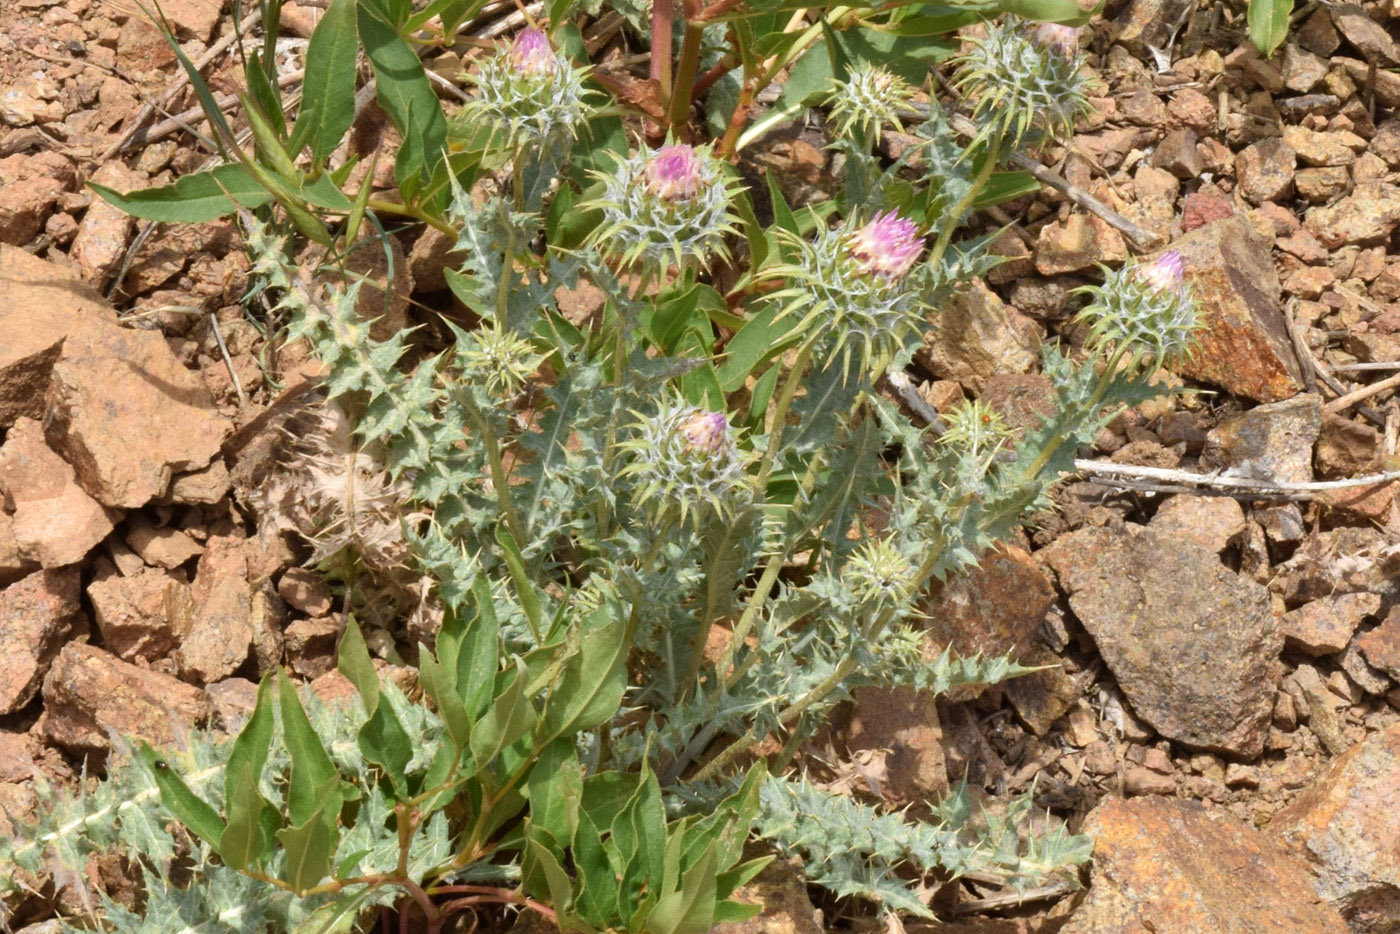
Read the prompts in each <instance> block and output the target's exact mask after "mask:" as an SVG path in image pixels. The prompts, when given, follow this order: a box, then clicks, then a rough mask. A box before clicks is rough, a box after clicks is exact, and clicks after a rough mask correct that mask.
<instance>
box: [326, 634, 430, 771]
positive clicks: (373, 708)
mask: <svg viewBox="0 0 1400 934" xmlns="http://www.w3.org/2000/svg"><path fill="white" fill-rule="evenodd" d="M336 667H337V668H338V669H339V670H340V673H341V674H343V675H345V677H347V678H349V679H350V682H351V683H352V684H354V685H355V689H356V690H357V691H359V692H360V701H361V702H362V703H363V704H364V705H365V713H366V715H367V716H368V717H369V719H367V720H366V721H365V723H364V726H362V727H360V732H359V735H358V737H357V741H358V743H359V746H360V752H361V753H363V754H364V757H365V758H366V759H367V760H369V761H370V762H373V763H374V764H375V765H377V766H379V767H380V768H381V769H383V770H384V774H385V775H387V776H389V781H390V782H392V783H393V785H394V788H395V790H396V791H398V793H399V794H401V795H406V794H407V793H408V777H407V775H406V774H405V770H406V769H407V767H408V763H409V760H411V759H412V758H413V745H412V742H411V741H410V740H409V738H408V732H407V731H406V730H404V728H403V724H402V723H400V722H399V718H398V715H397V714H395V713H394V708H393V707H390V706H389V705H388V704H386V703H381V702H380V697H379V673H378V672H377V671H375V670H374V662H373V661H372V660H371V659H370V657H369V649H368V647H366V646H365V638H364V636H363V635H361V633H360V626H359V624H358V623H357V622H355V618H354V617H353V616H351V617H350V618H349V620H348V621H347V622H346V624H345V634H344V635H343V636H341V638H340V655H339V658H338V660H337V662H336Z"/></svg>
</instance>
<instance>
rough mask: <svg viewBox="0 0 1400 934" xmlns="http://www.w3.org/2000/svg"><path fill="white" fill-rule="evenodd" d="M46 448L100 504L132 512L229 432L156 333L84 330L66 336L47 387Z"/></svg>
mask: <svg viewBox="0 0 1400 934" xmlns="http://www.w3.org/2000/svg"><path fill="white" fill-rule="evenodd" d="M48 409H49V412H48V420H47V422H46V429H47V434H48V440H49V444H50V446H52V447H53V449H54V450H55V451H57V452H58V453H59V454H61V455H62V456H63V458H64V459H65V460H66V461H68V463H70V464H72V465H73V469H74V470H75V471H76V472H77V476H78V482H79V483H80V484H81V485H82V487H83V489H85V490H87V492H88V493H89V494H91V495H92V497H93V498H94V499H96V500H97V501H98V502H100V503H103V504H104V505H107V506H117V507H124V508H128V509H136V508H139V507H141V506H144V505H145V504H146V503H147V502H149V501H150V500H151V499H153V498H155V497H157V496H161V495H163V494H164V493H165V492H166V491H167V490H168V489H169V487H170V480H171V477H172V475H174V474H177V473H184V472H186V471H191V470H199V469H201V468H203V467H206V466H208V464H209V462H210V461H211V460H212V459H213V458H214V456H215V455H216V454H218V452H219V445H220V444H222V443H223V439H224V437H225V436H226V435H227V434H228V433H229V432H230V431H231V430H232V425H231V424H230V423H229V421H228V419H226V418H224V417H223V416H222V415H220V414H219V413H218V411H217V410H216V409H215V407H214V398H213V396H212V395H210V393H209V390H208V389H207V388H205V386H204V383H203V381H202V380H201V379H200V378H199V375H198V374H197V373H194V372H192V371H190V370H187V369H186V368H185V367H184V366H183V365H182V364H181V363H180V361H179V360H178V359H176V357H175V355H174V354H173V353H172V352H171V350H170V348H169V346H167V344H166V342H165V338H163V337H162V336H161V335H160V334H158V333H156V332H154V331H135V330H128V329H124V328H116V327H105V328H88V329H85V330H82V331H77V332H75V333H73V334H70V335H69V336H68V338H67V339H66V340H65V341H64V344H63V352H62V353H61V354H60V355H59V358H58V362H57V363H55V364H54V366H53V375H52V377H51V379H50V381H49V394H48Z"/></svg>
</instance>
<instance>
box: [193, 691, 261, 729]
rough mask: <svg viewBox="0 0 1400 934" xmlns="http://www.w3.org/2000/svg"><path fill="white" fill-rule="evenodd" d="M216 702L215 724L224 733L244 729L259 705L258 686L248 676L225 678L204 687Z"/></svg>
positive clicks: (214, 702)
mask: <svg viewBox="0 0 1400 934" xmlns="http://www.w3.org/2000/svg"><path fill="white" fill-rule="evenodd" d="M204 691H205V693H207V694H208V695H209V699H210V701H212V702H213V704H214V726H215V728H216V729H219V730H222V731H223V732H224V733H228V734H236V733H238V731H239V730H241V729H243V725H244V724H245V723H247V722H248V718H249V717H251V716H252V715H253V709H254V708H255V707H257V705H258V686H257V684H255V683H254V682H252V681H249V680H248V679H247V678H225V679H224V680H222V681H215V682H214V683H213V684H210V685H207V686H206V687H205V688H204Z"/></svg>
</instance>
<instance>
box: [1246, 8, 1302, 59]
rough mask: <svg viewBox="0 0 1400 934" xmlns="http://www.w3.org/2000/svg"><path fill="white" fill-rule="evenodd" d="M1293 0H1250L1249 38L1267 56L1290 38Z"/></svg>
mask: <svg viewBox="0 0 1400 934" xmlns="http://www.w3.org/2000/svg"><path fill="white" fill-rule="evenodd" d="M1292 12H1293V0H1249V39H1250V41H1251V42H1253V43H1254V47H1255V48H1256V49H1258V50H1259V51H1260V52H1261V53H1262V54H1263V55H1264V56H1265V57H1268V56H1270V55H1273V54H1274V52H1275V51H1276V50H1277V49H1278V47H1279V46H1281V45H1283V40H1284V39H1287V38H1288V17H1289V15H1290V14H1291V13H1292Z"/></svg>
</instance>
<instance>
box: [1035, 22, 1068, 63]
mask: <svg viewBox="0 0 1400 934" xmlns="http://www.w3.org/2000/svg"><path fill="white" fill-rule="evenodd" d="M1032 39H1033V40H1034V41H1035V43H1036V45H1040V46H1044V47H1045V48H1047V49H1052V50H1054V51H1056V52H1058V53H1060V54H1061V55H1063V56H1064V57H1065V58H1074V57H1075V56H1076V55H1078V54H1079V30H1078V29H1076V28H1074V27H1073V26H1061V25H1059V24H1058V23H1041V24H1040V25H1039V26H1037V27H1035V32H1034V33H1033V34H1032Z"/></svg>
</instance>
